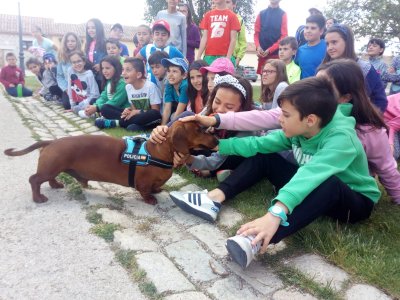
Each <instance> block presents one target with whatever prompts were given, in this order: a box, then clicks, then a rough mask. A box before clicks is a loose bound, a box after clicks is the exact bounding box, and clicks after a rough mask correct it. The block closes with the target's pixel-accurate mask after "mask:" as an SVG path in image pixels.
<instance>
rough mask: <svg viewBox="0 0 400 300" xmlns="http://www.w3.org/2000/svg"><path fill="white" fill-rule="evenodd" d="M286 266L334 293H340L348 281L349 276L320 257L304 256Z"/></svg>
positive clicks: (290, 261)
mask: <svg viewBox="0 0 400 300" xmlns="http://www.w3.org/2000/svg"><path fill="white" fill-rule="evenodd" d="M288 265H289V266H291V267H294V268H296V269H297V270H299V271H300V272H301V273H303V274H304V275H306V276H308V277H309V278H311V279H313V280H314V281H316V282H318V283H320V284H322V285H327V286H329V287H331V288H332V289H333V290H335V291H340V290H341V289H342V286H343V284H344V283H345V282H346V281H347V280H349V275H348V274H347V273H346V272H345V271H343V270H342V269H340V268H338V267H335V266H333V265H331V264H329V263H327V262H326V261H325V260H324V259H323V258H322V257H321V256H318V255H315V254H305V255H302V256H299V257H296V258H294V259H291V260H289V264H288Z"/></svg>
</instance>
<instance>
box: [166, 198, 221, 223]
mask: <svg viewBox="0 0 400 300" xmlns="http://www.w3.org/2000/svg"><path fill="white" fill-rule="evenodd" d="M207 193H208V191H207V190H204V191H196V192H177V191H173V192H171V193H169V195H170V196H171V198H172V201H174V203H175V204H176V205H177V206H179V207H180V208H181V209H183V210H184V211H186V212H188V213H191V214H193V215H196V216H198V217H200V218H203V219H205V220H207V221H210V222H215V220H216V219H217V216H218V213H219V210H220V208H221V203H218V202H214V201H212V200H211V199H210V198H209V197H208V196H207Z"/></svg>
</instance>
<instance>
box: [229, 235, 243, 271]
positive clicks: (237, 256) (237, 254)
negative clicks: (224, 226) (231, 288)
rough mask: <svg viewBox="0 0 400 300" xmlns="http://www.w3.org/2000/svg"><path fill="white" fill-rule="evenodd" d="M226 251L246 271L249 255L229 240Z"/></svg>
mask: <svg viewBox="0 0 400 300" xmlns="http://www.w3.org/2000/svg"><path fill="white" fill-rule="evenodd" d="M226 249H227V250H228V252H229V255H230V256H231V257H232V259H233V260H234V261H235V262H236V263H237V264H238V265H239V266H241V267H242V269H243V270H244V269H245V268H246V267H247V255H246V252H245V251H244V250H243V249H242V247H240V245H239V244H238V243H236V242H235V241H233V240H227V241H226Z"/></svg>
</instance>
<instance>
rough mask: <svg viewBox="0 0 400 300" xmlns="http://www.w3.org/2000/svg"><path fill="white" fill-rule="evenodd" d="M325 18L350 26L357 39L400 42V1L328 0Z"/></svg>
mask: <svg viewBox="0 0 400 300" xmlns="http://www.w3.org/2000/svg"><path fill="white" fill-rule="evenodd" d="M325 16H327V17H333V18H335V19H337V20H339V21H340V22H341V23H344V24H347V25H349V26H350V27H351V28H352V29H353V30H354V33H355V35H356V36H357V37H379V38H382V39H384V40H392V39H394V38H397V39H398V40H400V0H380V1H376V0H328V9H327V10H326V11H325Z"/></svg>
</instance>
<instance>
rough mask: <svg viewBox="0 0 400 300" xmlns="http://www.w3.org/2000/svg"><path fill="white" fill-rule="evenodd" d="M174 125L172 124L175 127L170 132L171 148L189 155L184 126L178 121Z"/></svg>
mask: <svg viewBox="0 0 400 300" xmlns="http://www.w3.org/2000/svg"><path fill="white" fill-rule="evenodd" d="M175 123H177V124H174V125H175V126H174V127H173V131H172V147H173V148H174V150H175V151H177V152H180V153H183V154H189V148H188V136H187V132H186V130H185V126H184V124H183V123H182V122H179V121H177V122H175Z"/></svg>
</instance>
